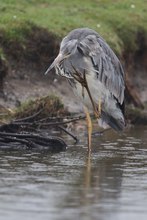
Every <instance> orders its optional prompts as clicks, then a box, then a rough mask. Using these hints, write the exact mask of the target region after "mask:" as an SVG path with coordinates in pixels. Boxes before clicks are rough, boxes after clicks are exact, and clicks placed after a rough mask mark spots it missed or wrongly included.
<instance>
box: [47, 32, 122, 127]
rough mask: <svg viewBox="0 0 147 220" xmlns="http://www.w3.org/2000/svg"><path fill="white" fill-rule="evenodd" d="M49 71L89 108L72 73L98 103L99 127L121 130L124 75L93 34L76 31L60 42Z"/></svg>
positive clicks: (109, 52) (105, 44)
mask: <svg viewBox="0 0 147 220" xmlns="http://www.w3.org/2000/svg"><path fill="white" fill-rule="evenodd" d="M52 68H55V69H56V73H57V74H60V75H62V76H64V77H66V78H67V79H68V81H69V82H70V84H71V85H72V87H73V90H74V91H75V93H77V94H78V96H79V97H80V99H81V100H82V102H83V104H84V105H86V106H87V107H88V108H90V109H91V108H92V105H91V102H90V99H89V97H88V94H87V93H86V92H85V95H84V96H83V93H82V91H83V88H82V86H81V85H80V83H79V82H77V81H76V80H75V79H74V74H75V71H77V72H78V73H79V74H81V76H82V77H83V75H84V74H86V78H87V82H88V86H89V89H90V91H91V94H92V96H93V100H94V102H95V103H96V104H97V103H98V100H99V99H101V101H102V112H101V118H100V119H99V120H98V121H99V124H100V125H101V126H102V127H105V125H106V124H108V125H109V126H111V127H112V128H114V129H115V130H122V129H123V128H124V127H125V120H124V90H125V82H124V71H123V68H122V66H121V63H120V61H119V60H118V58H117V56H116V55H115V54H114V52H113V51H112V49H111V48H110V47H109V45H108V44H107V43H106V41H105V40H104V39H103V38H102V37H101V36H100V35H99V34H98V33H97V32H96V31H94V30H91V29H89V28H79V29H75V30H73V31H71V32H70V33H69V34H68V35H67V36H66V37H65V38H64V39H63V40H62V42H61V45H60V51H59V55H58V56H57V58H56V59H55V60H54V62H53V63H52V65H51V66H50V67H49V69H48V70H47V71H46V73H47V72H49V71H50V70H51V69H52Z"/></svg>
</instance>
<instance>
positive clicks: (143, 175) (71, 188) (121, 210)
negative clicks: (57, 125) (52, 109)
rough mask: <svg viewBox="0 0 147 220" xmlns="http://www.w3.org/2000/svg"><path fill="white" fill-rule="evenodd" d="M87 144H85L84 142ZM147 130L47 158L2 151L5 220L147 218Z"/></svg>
mask: <svg viewBox="0 0 147 220" xmlns="http://www.w3.org/2000/svg"><path fill="white" fill-rule="evenodd" d="M83 142H84V141H83ZM146 143H147V130H146V129H145V128H135V129H132V130H131V131H128V132H126V134H124V135H123V136H119V135H117V134H114V133H113V132H111V131H110V132H108V133H107V134H106V135H104V136H102V137H95V139H94V143H93V145H94V146H93V151H92V154H91V155H87V154H86V150H87V147H86V146H85V143H82V144H81V145H80V146H70V147H69V149H68V150H67V151H66V152H63V153H59V154H53V155H51V154H50V155H47V154H40V153H25V152H4V151H1V152H0V155H1V156H0V160H1V161H0V174H1V175H0V176H1V177H0V216H1V219H2V220H13V219H19V218H21V219H22V220H24V219H25V220H26V219H27V220H32V219H33V218H35V219H36V220H40V219H45V220H46V219H52V220H58V219H60V220H62V219H64V220H66V219H67V220H69V219H71V220H73V219H80V220H81V219H83V220H89V219H93V220H97V219H98V220H99V219H100V220H101V219H102V220H106V219H110V220H111V219H128V218H130V220H131V219H133V220H134V219H136V220H137V219H138V218H141V219H146V218H147V210H146V203H147V196H146V190H147V187H146V182H147V162H146V161H147V148H146Z"/></svg>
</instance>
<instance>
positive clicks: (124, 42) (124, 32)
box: [0, 0, 147, 54]
mask: <svg viewBox="0 0 147 220" xmlns="http://www.w3.org/2000/svg"><path fill="white" fill-rule="evenodd" d="M145 5H147V3H146V0H133V1H132V0H123V1H122V0H93V1H91V0H85V1H83V2H82V1H81V0H74V1H71V0H27V1H26V0H20V1H17V0H5V1H3V0H0V33H2V35H3V36H4V38H5V39H7V40H10V41H11V40H14V39H16V40H17V41H20V42H23V41H24V40H25V38H26V36H27V35H28V33H29V32H30V31H31V28H32V26H34V25H36V26H38V27H44V28H46V29H47V30H49V31H50V32H54V33H55V34H56V35H57V36H59V37H63V36H64V35H65V34H66V33H67V32H68V31H70V30H71V29H73V28H77V27H85V26H87V27H90V28H93V29H95V30H96V31H98V32H99V33H100V34H101V35H102V36H103V37H104V38H105V39H106V40H107V41H108V43H109V44H110V45H111V46H112V47H113V49H114V50H115V51H116V52H117V53H119V54H121V53H122V52H123V50H125V49H126V48H127V49H129V50H131V51H135V50H136V49H137V38H138V34H139V33H140V34H143V35H144V36H147V25H146V21H147V7H145ZM0 37H1V36H0Z"/></svg>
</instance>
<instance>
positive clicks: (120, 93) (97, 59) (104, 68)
mask: <svg viewBox="0 0 147 220" xmlns="http://www.w3.org/2000/svg"><path fill="white" fill-rule="evenodd" d="M78 49H79V51H81V53H83V54H84V55H85V56H87V57H90V59H91V61H92V64H93V67H94V69H95V71H96V75H97V78H98V80H100V81H101V82H102V83H103V84H104V85H105V86H106V88H107V89H109V91H110V93H111V94H112V95H113V96H115V98H116V99H117V100H118V102H119V103H120V104H122V103H123V100H124V89H125V83H124V71H123V68H122V66H121V63H120V61H119V60H118V58H117V56H116V55H115V54H114V52H113V51H112V49H111V48H110V47H109V45H108V44H107V43H106V42H105V41H104V40H103V38H101V37H99V36H96V35H88V36H87V37H86V38H84V39H83V40H82V41H80V43H79V45H78Z"/></svg>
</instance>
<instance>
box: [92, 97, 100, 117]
mask: <svg viewBox="0 0 147 220" xmlns="http://www.w3.org/2000/svg"><path fill="white" fill-rule="evenodd" d="M101 112H102V101H101V98H99V100H98V107H97V108H96V109H95V111H94V114H95V117H96V118H97V119H99V118H100V117H101Z"/></svg>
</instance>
